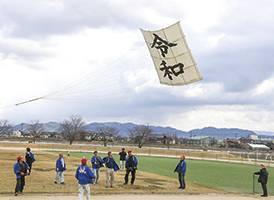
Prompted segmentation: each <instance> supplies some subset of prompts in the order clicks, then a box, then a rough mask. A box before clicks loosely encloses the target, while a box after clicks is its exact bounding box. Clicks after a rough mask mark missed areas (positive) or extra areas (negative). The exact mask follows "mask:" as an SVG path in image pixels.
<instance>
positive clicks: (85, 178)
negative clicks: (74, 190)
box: [75, 158, 95, 200]
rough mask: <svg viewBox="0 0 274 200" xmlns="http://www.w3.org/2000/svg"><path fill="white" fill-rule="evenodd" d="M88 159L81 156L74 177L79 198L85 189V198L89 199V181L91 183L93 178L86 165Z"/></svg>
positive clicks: (81, 197)
mask: <svg viewBox="0 0 274 200" xmlns="http://www.w3.org/2000/svg"><path fill="white" fill-rule="evenodd" d="M87 161H88V159H86V158H83V159H82V160H81V163H82V164H81V165H80V166H79V167H78V168H77V170H76V174H75V178H76V179H77V180H78V183H79V184H78V191H79V200H82V199H83V195H84V190H85V191H86V197H87V200H90V185H89V184H90V183H91V184H93V179H94V178H95V176H94V174H93V172H92V171H91V169H90V167H89V166H87Z"/></svg>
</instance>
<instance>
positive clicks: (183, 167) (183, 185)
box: [174, 156, 186, 190]
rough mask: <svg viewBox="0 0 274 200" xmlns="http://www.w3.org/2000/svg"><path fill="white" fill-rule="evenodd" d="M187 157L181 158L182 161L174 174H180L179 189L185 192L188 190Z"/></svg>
mask: <svg viewBox="0 0 274 200" xmlns="http://www.w3.org/2000/svg"><path fill="white" fill-rule="evenodd" d="M185 158H186V157H185V156H181V160H180V161H179V163H178V165H177V166H176V168H175V170H174V173H175V172H177V173H178V179H179V183H180V187H179V188H178V189H182V190H184V189H185V188H186V183H185V174H186V162H185Z"/></svg>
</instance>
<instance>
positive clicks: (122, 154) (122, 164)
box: [119, 148, 127, 170]
mask: <svg viewBox="0 0 274 200" xmlns="http://www.w3.org/2000/svg"><path fill="white" fill-rule="evenodd" d="M119 155H120V170H124V169H125V162H126V156H127V153H126V150H125V148H122V151H121V152H119Z"/></svg>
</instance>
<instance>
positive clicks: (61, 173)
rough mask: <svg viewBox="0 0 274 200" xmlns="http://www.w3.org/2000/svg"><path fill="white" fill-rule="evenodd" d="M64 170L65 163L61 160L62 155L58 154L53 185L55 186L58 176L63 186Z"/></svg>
mask: <svg viewBox="0 0 274 200" xmlns="http://www.w3.org/2000/svg"><path fill="white" fill-rule="evenodd" d="M65 170H66V163H65V160H64V158H63V154H62V153H59V158H58V159H57V161H56V169H55V171H56V176H55V180H54V183H55V184H57V182H58V180H59V176H60V180H61V184H63V185H64V184H65V182H64V171H65Z"/></svg>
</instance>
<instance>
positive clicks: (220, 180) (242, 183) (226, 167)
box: [55, 152, 274, 194]
mask: <svg viewBox="0 0 274 200" xmlns="http://www.w3.org/2000/svg"><path fill="white" fill-rule="evenodd" d="M55 153H57V152H55ZM64 153H65V152H64ZM71 156H76V157H79V158H82V157H83V156H85V157H86V158H88V159H89V160H90V158H91V157H92V156H93V155H92V154H91V153H80V152H79V153H78V152H72V153H71ZM100 156H101V157H104V156H106V154H102V155H100ZM114 157H115V159H116V161H119V158H118V155H114ZM138 161H139V166H138V169H139V170H140V171H144V172H148V173H154V174H158V175H161V176H166V177H169V178H174V179H177V173H176V174H174V173H173V170H174V168H175V166H176V165H177V163H178V161H179V160H178V159H175V158H160V157H148V156H138ZM186 162H187V174H186V180H187V181H188V182H191V183H196V184H200V185H203V186H207V187H211V188H214V189H218V190H225V191H228V192H235V193H242V194H250V193H252V192H253V172H254V171H259V169H260V167H258V166H253V165H242V164H233V163H223V162H211V161H198V160H187V159H186ZM267 170H268V172H269V173H270V176H271V175H272V174H274V169H273V168H268V169H267ZM270 180H272V178H271V177H270ZM268 188H269V193H270V194H274V179H273V181H269V183H268ZM256 192H261V188H260V185H259V184H258V183H257V177H256Z"/></svg>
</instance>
